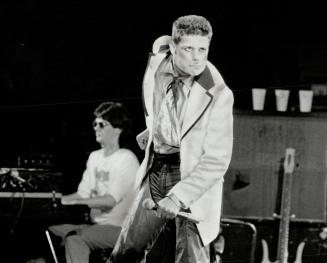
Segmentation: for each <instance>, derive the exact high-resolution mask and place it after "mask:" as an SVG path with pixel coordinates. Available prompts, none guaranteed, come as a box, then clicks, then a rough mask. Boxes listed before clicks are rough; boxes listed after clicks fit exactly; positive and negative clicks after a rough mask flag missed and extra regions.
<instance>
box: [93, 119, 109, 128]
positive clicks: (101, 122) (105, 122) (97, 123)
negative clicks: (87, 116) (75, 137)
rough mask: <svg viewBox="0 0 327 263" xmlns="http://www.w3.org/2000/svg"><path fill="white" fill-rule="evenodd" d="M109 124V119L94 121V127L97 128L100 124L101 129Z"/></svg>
mask: <svg viewBox="0 0 327 263" xmlns="http://www.w3.org/2000/svg"><path fill="white" fill-rule="evenodd" d="M108 125H109V122H107V121H93V123H92V126H93V128H96V127H97V126H99V128H100V129H103V128H105V127H106V126H108Z"/></svg>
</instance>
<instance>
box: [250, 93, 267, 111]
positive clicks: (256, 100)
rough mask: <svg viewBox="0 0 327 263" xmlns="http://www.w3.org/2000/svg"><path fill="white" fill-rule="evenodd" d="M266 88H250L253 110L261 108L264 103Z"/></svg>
mask: <svg viewBox="0 0 327 263" xmlns="http://www.w3.org/2000/svg"><path fill="white" fill-rule="evenodd" d="M265 97H266V89H252V107H253V110H258V111H260V110H263V108H264V105H265Z"/></svg>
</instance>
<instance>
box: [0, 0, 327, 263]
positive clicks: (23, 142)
mask: <svg viewBox="0 0 327 263" xmlns="http://www.w3.org/2000/svg"><path fill="white" fill-rule="evenodd" d="M325 12H326V11H325V9H324V8H322V6H320V5H318V4H317V2H314V1H310V2H309V1H307V2H305V3H299V2H296V1H294V2H291V1H282V0H275V1H244V2H241V1H203V0H200V1H179V2H177V1H165V2H164V1H151V2H150V1H148V2H145V1H138V2H137V3H134V4H131V3H128V2H127V1H116V2H113V1H108V0H106V1H102V0H98V1H86V0H79V1H76V0H65V1H63V0H56V1H50V0H22V1H12V0H11V1H9V0H7V1H6V0H4V1H1V3H0V40H1V41H0V167H17V166H22V167H26V168H30V167H35V166H40V167H44V166H45V167H46V168H50V169H52V170H55V171H59V172H60V173H62V175H63V178H64V179H63V180H60V181H61V182H62V181H63V182H64V183H63V184H61V190H60V191H61V192H62V193H69V192H72V191H75V190H76V186H77V184H78V182H79V180H80V178H81V175H82V172H83V170H84V167H85V161H86V158H87V156H88V153H89V152H90V151H92V150H94V149H96V148H98V145H97V144H96V143H95V141H94V134H93V129H92V126H91V122H92V120H93V110H94V108H95V107H96V106H97V105H98V104H99V103H101V102H103V101H108V100H114V101H120V102H123V103H124V104H125V105H126V106H127V107H128V109H129V111H130V113H131V116H132V118H133V120H134V128H135V129H134V131H135V134H137V133H138V132H140V131H142V130H143V129H144V119H143V111H142V101H141V85H142V78H143V73H144V70H145V66H146V63H147V58H148V53H149V51H150V50H151V47H152V43H153V41H154V40H155V39H156V38H157V37H159V36H161V35H164V34H170V33H171V25H172V23H173V21H174V20H175V19H176V18H177V17H179V16H181V15H188V14H199V15H203V16H205V17H207V18H208V20H209V21H210V22H211V24H212V27H213V30H214V36H213V39H212V42H211V49H210V54H209V58H210V60H211V61H212V62H213V63H214V64H215V65H216V66H217V68H218V69H219V71H220V72H221V74H222V76H223V78H224V79H225V81H226V83H227V85H228V86H229V87H230V88H231V89H232V90H233V92H234V95H235V109H240V110H249V109H251V88H267V89H268V93H267V99H268V101H267V102H268V103H267V105H266V106H267V107H266V108H265V110H267V111H268V112H269V111H271V113H272V114H274V113H275V112H274V111H273V108H274V101H273V95H274V94H273V89H274V88H276V87H279V88H290V89H291V97H290V103H291V104H293V105H296V104H297V103H298V102H297V100H296V99H295V98H296V96H295V94H296V91H297V90H298V89H305V88H309V87H310V85H311V84H313V83H327V70H326V69H327V41H326V35H327V33H326V14H325ZM291 108H292V107H291ZM293 108H294V107H293ZM130 147H131V148H132V150H134V151H135V153H136V154H137V156H138V157H139V158H140V159H141V158H142V152H141V151H140V150H138V148H137V146H136V144H135V142H134V143H133V144H131V145H130ZM46 176H51V174H46V175H45V178H48V177H46ZM0 179H1V178H0ZM61 179H62V178H61ZM43 181H46V182H47V183H48V182H50V181H48V180H43ZM37 185H38V186H39V185H41V184H37ZM47 187H48V188H49V187H50V185H48V186H47ZM51 187H54V186H52V185H51ZM6 190H7V189H2V188H1V191H6ZM36 190H44V189H36ZM13 191H21V189H14V190H13ZM5 201H6V202H7V200H5ZM14 201H16V200H14ZM41 201H42V202H48V200H41ZM17 202H18V201H17ZM28 202H30V205H31V207H33V208H39V207H40V208H41V209H39V210H38V211H39V213H40V214H37V212H35V213H34V212H31V211H34V210H29V209H30V208H28ZM7 204H8V205H9V207H8V209H7V210H5V209H3V210H2V213H3V214H4V211H5V212H6V213H7V214H10V213H11V215H9V216H8V217H10V216H12V217H10V218H9V219H8V222H6V223H1V226H2V228H3V229H1V233H4V234H2V236H3V238H2V240H1V245H2V247H3V246H4V245H7V247H6V246H5V248H4V249H3V250H4V252H6V254H8V258H9V260H8V261H7V262H20V261H18V260H17V261H15V260H13V257H14V256H15V257H17V258H19V257H21V258H22V259H25V258H32V257H36V256H38V255H39V254H38V252H39V251H43V252H44V253H47V254H49V248H48V247H47V242H46V240H45V237H44V232H43V231H44V229H43V228H44V227H46V225H47V224H49V220H50V219H51V220H54V219H53V217H55V218H56V219H57V218H61V219H62V220H63V219H64V217H62V215H61V214H59V212H58V211H59V209H58V208H54V207H53V204H51V205H49V203H45V204H40V205H39V204H35V202H32V201H31V200H26V203H25V204H24V211H23V213H22V215H20V214H19V213H18V211H20V210H19V206H20V203H17V205H16V206H14V205H13V202H12V200H11V202H9V203H8V202H7ZM42 205H43V206H42ZM44 207H46V208H44ZM46 209H50V210H51V209H52V210H51V211H50V212H49V211H48V210H46ZM41 212H44V213H45V215H44V216H45V217H46V218H47V219H45V220H43V219H42V218H41V217H42V215H41ZM49 215H50V216H49ZM24 216H25V217H28V220H27V223H26V224H27V226H26V225H25V224H24V222H25V221H26V218H25V219H24ZM30 217H32V219H30ZM35 217H36V218H35ZM48 217H50V219H49V218H48ZM18 219H19V220H18ZM23 219H24V220H23ZM29 220H30V221H32V222H33V224H35V225H36V226H35V227H30V225H29V224H30V223H31V222H30V221H29ZM40 222H41V223H42V224H41V223H40ZM51 222H52V221H51ZM35 229H37V231H36V230H35ZM29 231H30V232H31V233H30V232H29ZM8 237H9V238H8ZM33 237H35V239H37V240H38V244H40V245H35V244H34V243H33V241H32V242H31V240H33ZM32 246H34V247H33V248H31V247H32ZM2 261H3V262H6V261H4V260H2ZM49 262H51V261H49ZM320 262H321V261H320Z"/></svg>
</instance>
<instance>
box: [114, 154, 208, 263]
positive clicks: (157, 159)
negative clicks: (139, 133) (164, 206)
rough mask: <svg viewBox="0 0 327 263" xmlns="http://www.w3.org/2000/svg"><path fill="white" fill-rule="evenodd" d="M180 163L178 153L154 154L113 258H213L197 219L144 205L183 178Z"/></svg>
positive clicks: (181, 261) (125, 261) (195, 262)
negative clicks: (167, 214) (163, 215)
mask: <svg viewBox="0 0 327 263" xmlns="http://www.w3.org/2000/svg"><path fill="white" fill-rule="evenodd" d="M179 166H180V161H179V155H178V154H170V155H163V154H154V158H153V161H152V165H151V168H150V169H149V172H148V175H147V178H146V180H145V182H144V183H143V185H142V187H141V190H140V192H139V194H138V197H137V200H136V202H135V203H134V205H133V208H132V209H131V211H130V215H129V218H128V221H127V222H126V224H125V225H124V226H123V227H122V231H121V233H120V236H119V238H118V241H117V243H116V245H115V248H114V250H113V253H112V256H111V258H110V259H109V262H112V263H117V262H121V263H129V262H133V263H136V262H145V261H146V262H148V263H149V262H158V263H159V262H167V263H168V262H176V263H177V262H178V263H199V262H201V263H207V262H209V259H210V256H209V247H208V246H203V245H202V242H201V239H200V236H199V233H198V230H197V228H196V225H195V224H194V223H192V222H190V221H188V220H186V219H182V218H179V217H176V218H175V219H174V220H167V219H163V218H159V217H157V216H156V215H155V212H154V211H151V210H146V209H144V208H143V206H142V203H143V201H144V200H145V199H148V198H151V199H153V200H154V201H155V202H158V201H160V200H161V199H162V198H164V197H165V195H166V194H167V192H168V191H169V190H170V189H171V188H172V187H173V186H174V185H175V184H176V183H177V182H179V181H180V170H179ZM152 248H153V250H152ZM150 251H151V252H150ZM149 252H150V253H149Z"/></svg>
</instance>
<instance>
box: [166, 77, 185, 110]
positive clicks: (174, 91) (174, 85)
mask: <svg viewBox="0 0 327 263" xmlns="http://www.w3.org/2000/svg"><path fill="white" fill-rule="evenodd" d="M183 85H184V82H183V81H182V80H181V79H180V78H178V77H174V78H173V81H172V82H171V84H170V87H169V88H168V90H167V96H168V100H171V105H174V110H175V111H176V113H177V110H178V107H177V105H178V101H179V100H180V99H181V98H180V94H182V88H183ZM170 89H171V94H170V95H169V92H170ZM177 115H179V114H177Z"/></svg>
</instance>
